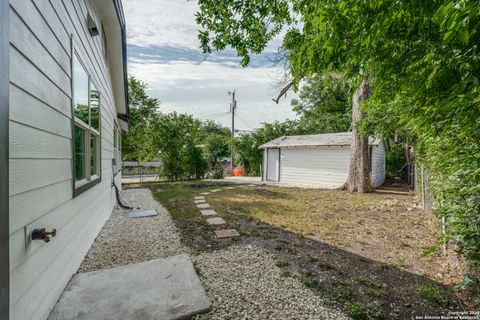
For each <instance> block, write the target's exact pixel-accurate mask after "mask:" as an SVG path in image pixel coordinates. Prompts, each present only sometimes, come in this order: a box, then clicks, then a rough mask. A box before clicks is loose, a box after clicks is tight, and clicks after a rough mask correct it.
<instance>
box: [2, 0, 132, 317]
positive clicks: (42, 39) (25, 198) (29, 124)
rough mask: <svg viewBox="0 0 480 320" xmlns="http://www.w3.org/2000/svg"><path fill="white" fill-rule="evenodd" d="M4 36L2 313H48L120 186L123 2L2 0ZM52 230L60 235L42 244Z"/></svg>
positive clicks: (124, 114)
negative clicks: (34, 238)
mask: <svg viewBox="0 0 480 320" xmlns="http://www.w3.org/2000/svg"><path fill="white" fill-rule="evenodd" d="M0 42H1V43H0V44H1V55H0V70H1V72H2V77H1V83H0V93H1V94H0V96H1V98H0V103H1V104H0V160H1V161H0V203H1V205H0V206H1V207H0V209H1V211H0V239H1V246H0V264H1V265H2V266H1V267H0V319H8V317H10V319H14V320H28V319H46V318H47V316H48V315H49V312H50V311H51V309H52V308H53V306H54V305H55V303H56V301H57V299H58V298H59V297H60V295H61V293H62V291H63V289H64V288H65V286H66V285H67V283H68V281H69V279H70V277H71V276H72V274H74V273H75V272H76V271H77V269H78V267H79V265H80V263H81V262H82V259H83V258H84V256H85V254H86V253H87V251H88V250H89V248H90V246H91V245H92V243H93V241H94V239H95V237H96V236H97V234H98V232H99V231H100V229H101V228H102V226H103V225H104V223H105V221H106V220H107V219H108V218H109V216H110V214H111V212H112V208H113V206H114V205H115V191H114V189H113V188H112V182H113V181H116V183H117V185H120V184H119V183H120V178H121V177H120V173H119V170H118V168H120V164H119V162H120V152H121V151H120V144H119V133H120V130H121V129H127V128H128V101H127V99H128V97H127V92H128V91H127V74H126V43H125V22H124V16H123V12H122V5H121V2H120V0H6V1H2V2H1V4H0ZM8 66H9V67H8ZM5 146H8V148H6V147H5ZM7 176H8V177H9V179H8V178H7ZM43 228H45V231H47V232H48V231H52V230H53V229H56V236H55V237H53V238H52V239H51V241H49V242H44V241H43V240H41V239H40V240H32V239H31V237H32V231H34V230H35V229H37V231H39V232H38V236H39V237H41V236H42V232H40V231H41V229H43ZM43 235H44V236H48V234H43ZM5 264H6V265H7V269H6V268H5ZM8 299H9V300H8ZM8 312H9V315H8Z"/></svg>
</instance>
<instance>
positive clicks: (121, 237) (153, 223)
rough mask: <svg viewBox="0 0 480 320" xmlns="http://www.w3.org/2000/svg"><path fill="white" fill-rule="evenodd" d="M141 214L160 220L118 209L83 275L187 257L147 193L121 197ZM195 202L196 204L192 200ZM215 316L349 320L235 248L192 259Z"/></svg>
mask: <svg viewBox="0 0 480 320" xmlns="http://www.w3.org/2000/svg"><path fill="white" fill-rule="evenodd" d="M122 197H123V199H125V201H126V202H127V203H128V204H130V205H133V206H134V207H135V208H136V209H137V208H141V209H152V208H155V209H156V210H157V212H158V216H155V217H147V218H135V219H127V218H124V217H123V215H122V213H123V212H124V210H121V209H115V210H114V211H113V213H112V216H111V217H110V219H109V220H108V221H107V223H106V224H105V226H104V227H103V229H102V231H101V232H100V234H99V235H98V237H97V238H96V240H95V243H94V244H93V246H92V247H91V249H90V251H89V252H88V254H87V256H86V257H85V259H84V261H83V262H82V265H81V266H80V269H79V272H88V271H94V270H98V269H106V268H112V267H116V266H120V265H125V264H129V263H137V262H143V261H148V260H152V259H157V258H162V257H167V256H171V255H177V254H180V253H188V254H190V255H191V256H192V253H191V252H190V250H189V249H188V248H187V247H186V246H184V245H183V244H182V243H181V241H180V235H179V232H178V231H177V228H176V227H175V225H174V223H173V221H172V220H171V218H170V216H169V214H168V211H167V210H166V209H165V208H164V207H163V206H162V205H161V204H159V203H158V202H156V201H155V200H154V199H153V197H152V194H151V192H150V190H148V189H128V190H124V191H123V192H122ZM192 201H193V199H192ZM192 260H193V261H194V264H195V267H196V269H197V271H198V272H199V277H200V280H201V281H202V283H203V285H204V287H205V290H206V292H207V295H208V297H209V299H210V302H211V304H212V310H211V311H210V312H209V313H207V314H202V315H198V316H196V317H195V319H197V320H204V319H222V320H226V319H235V320H236V319H302V320H303V319H347V317H346V316H345V315H343V314H342V313H341V312H340V311H337V310H334V309H330V308H327V307H325V306H324V305H323V303H322V300H321V298H320V297H318V296H315V295H314V294H313V293H312V292H311V291H310V290H308V289H307V288H306V287H305V286H304V285H303V284H302V283H300V281H299V280H297V279H295V278H290V277H282V275H281V272H282V271H281V269H280V268H278V267H277V266H276V265H275V260H274V259H273V257H272V256H271V255H270V254H269V253H268V252H267V251H265V250H264V249H261V248H257V247H252V246H233V247H230V248H228V249H225V250H217V251H213V252H206V253H202V254H200V255H198V256H192Z"/></svg>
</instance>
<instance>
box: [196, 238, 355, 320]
mask: <svg viewBox="0 0 480 320" xmlns="http://www.w3.org/2000/svg"><path fill="white" fill-rule="evenodd" d="M193 260H194V261H195V265H196V267H197V270H199V272H200V279H201V280H202V283H203V284H204V287H205V289H206V291H207V295H208V297H209V298H210V302H211V303H212V311H211V312H210V313H208V314H203V315H198V316H196V317H195V319H197V320H203V319H222V320H224V319H348V317H346V316H345V315H343V314H342V313H341V312H340V311H337V310H334V309H331V308H327V307H326V306H325V305H324V304H323V302H322V300H321V298H320V297H318V296H315V295H314V294H313V293H312V292H311V291H310V290H308V289H307V288H306V287H305V286H304V285H303V284H302V283H300V282H299V281H298V280H297V279H295V278H290V277H283V276H282V275H281V270H280V268H278V267H277V266H276V265H275V261H274V259H273V257H272V256H271V255H270V254H269V253H268V252H266V251H265V250H263V249H260V248H257V247H252V246H249V245H247V246H232V247H230V248H228V249H225V250H218V251H215V252H208V253H203V254H201V255H199V256H196V257H194V258H193Z"/></svg>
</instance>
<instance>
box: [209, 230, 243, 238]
mask: <svg viewBox="0 0 480 320" xmlns="http://www.w3.org/2000/svg"><path fill="white" fill-rule="evenodd" d="M215 236H216V237H217V239H222V238H231V237H239V236H240V233H238V231H237V230H235V229H225V230H215Z"/></svg>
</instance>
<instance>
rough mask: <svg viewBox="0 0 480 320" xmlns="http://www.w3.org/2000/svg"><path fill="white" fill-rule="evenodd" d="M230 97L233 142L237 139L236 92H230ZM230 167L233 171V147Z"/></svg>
mask: <svg viewBox="0 0 480 320" xmlns="http://www.w3.org/2000/svg"><path fill="white" fill-rule="evenodd" d="M228 95H231V96H232V102H231V103H230V112H231V113H232V141H233V139H235V109H237V100H236V99H235V90H233V92H230V91H228ZM230 166H231V168H232V169H233V146H232V147H231V148H230Z"/></svg>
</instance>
